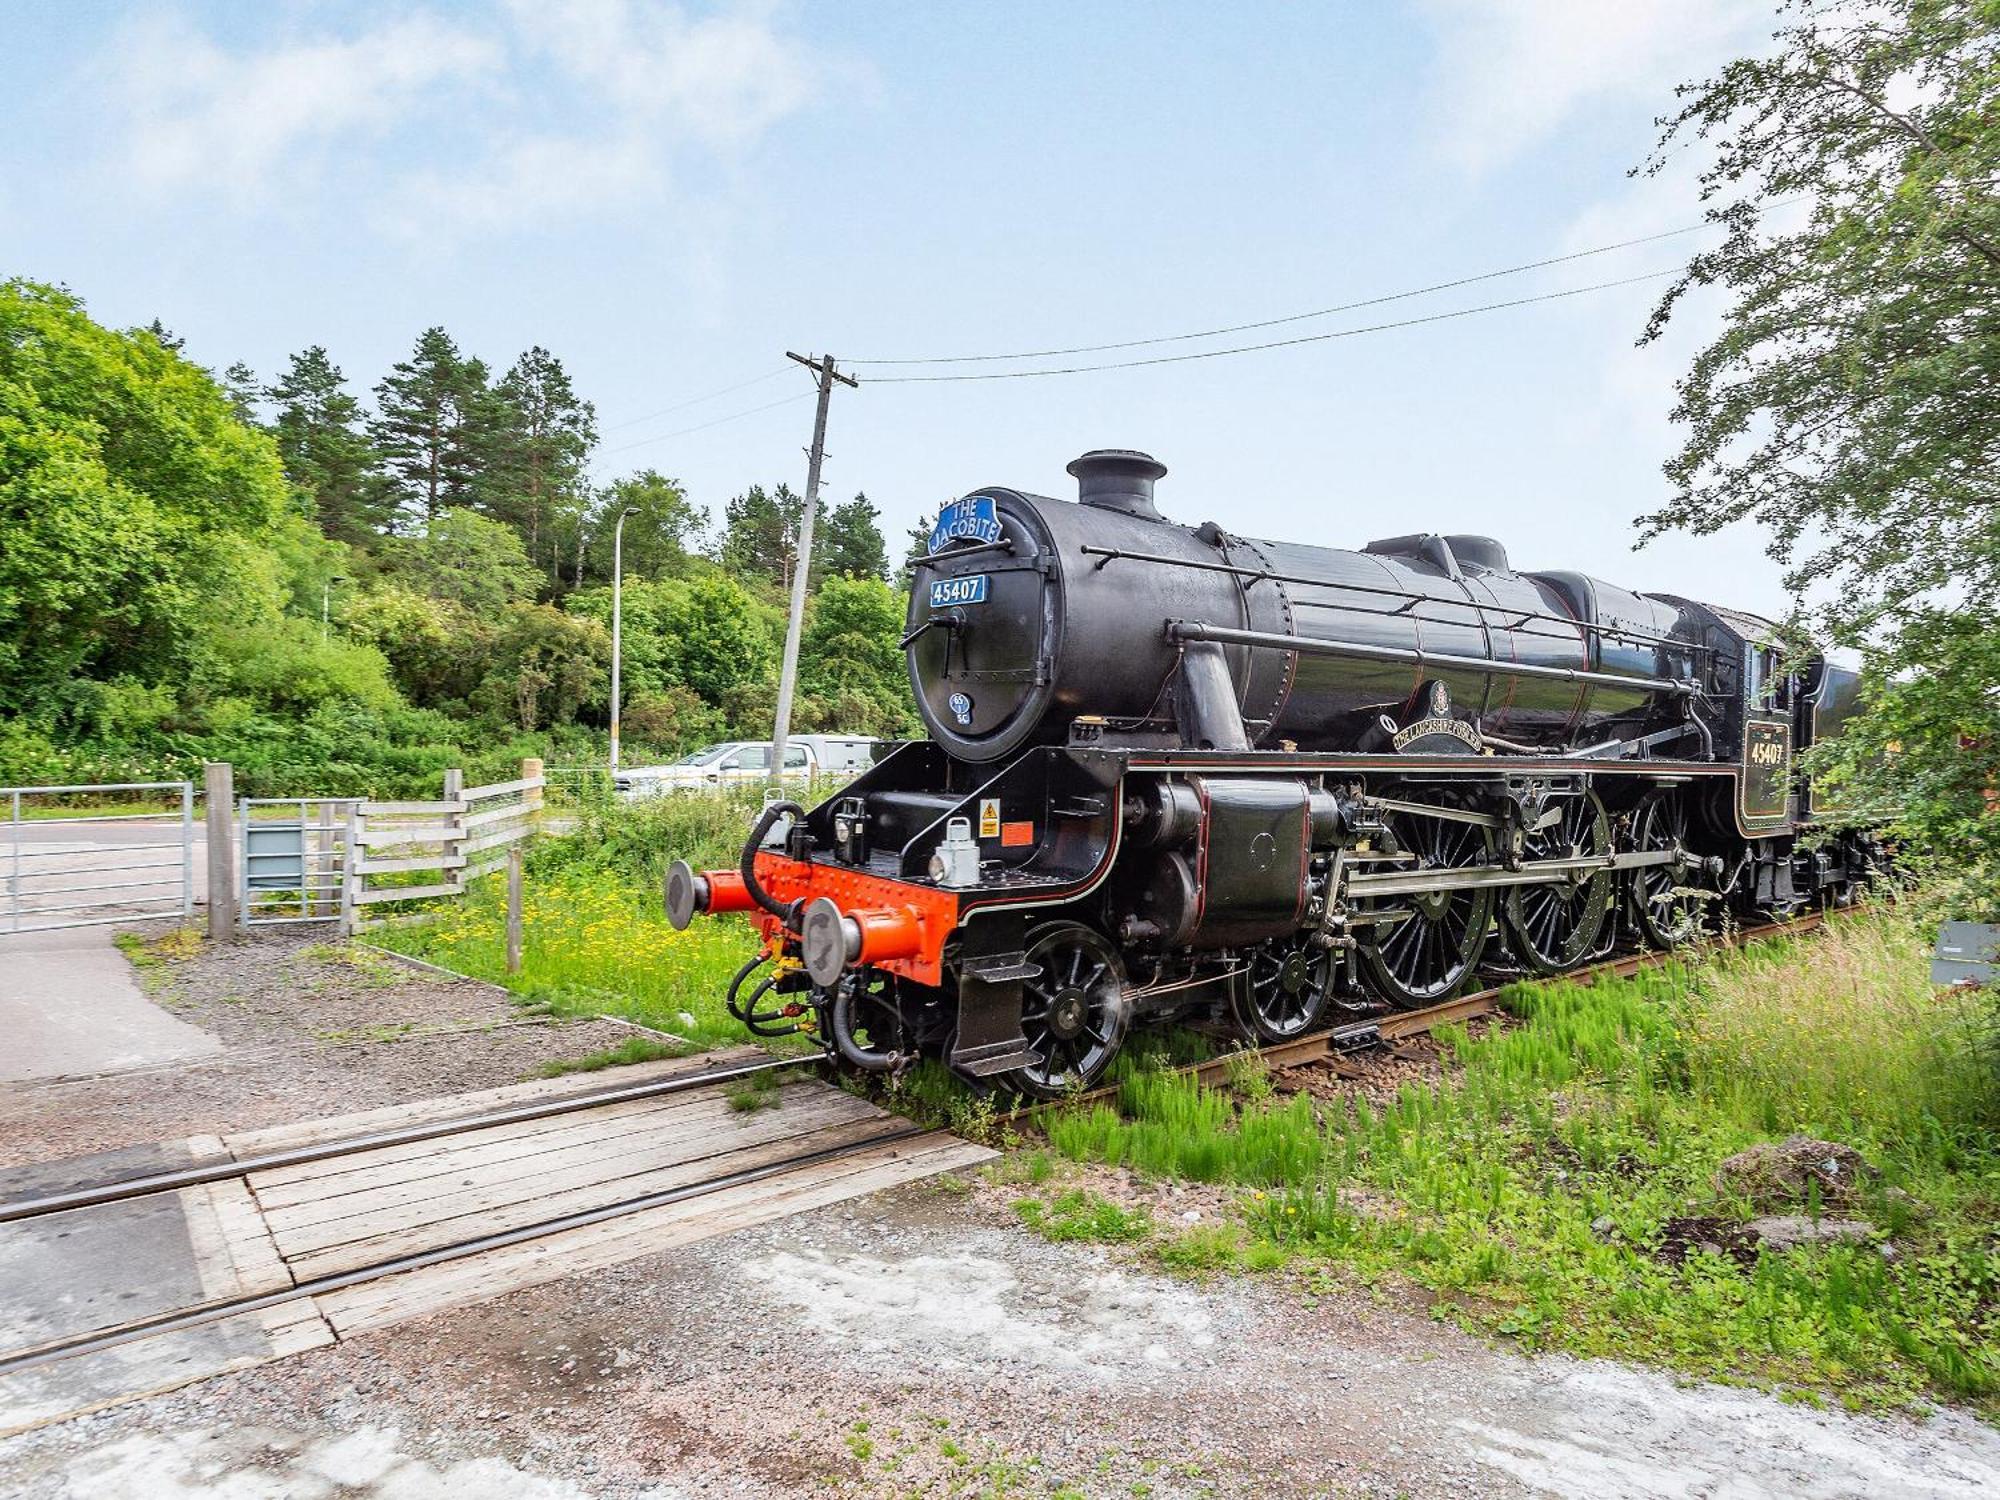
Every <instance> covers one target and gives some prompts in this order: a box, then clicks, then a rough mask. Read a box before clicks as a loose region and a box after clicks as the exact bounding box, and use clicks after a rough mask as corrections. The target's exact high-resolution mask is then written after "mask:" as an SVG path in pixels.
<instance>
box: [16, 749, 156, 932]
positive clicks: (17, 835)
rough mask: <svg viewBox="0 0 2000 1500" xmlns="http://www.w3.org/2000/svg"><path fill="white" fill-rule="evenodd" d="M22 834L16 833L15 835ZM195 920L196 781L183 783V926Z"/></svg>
mask: <svg viewBox="0 0 2000 1500" xmlns="http://www.w3.org/2000/svg"><path fill="white" fill-rule="evenodd" d="M19 836H20V835H19V834H18V833H16V835H15V837H17V838H18V837H19ZM193 922H194V783H193V782H192V781H183V782H182V783H181V926H183V927H187V926H190V925H192V924H193Z"/></svg>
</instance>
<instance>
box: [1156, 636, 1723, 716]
mask: <svg viewBox="0 0 2000 1500" xmlns="http://www.w3.org/2000/svg"><path fill="white" fill-rule="evenodd" d="M1167 639H1168V640H1171V641H1180V642H1185V641H1215V642H1217V643H1218V644H1220V645H1224V646H1260V647H1265V648H1267V649H1269V650H1273V651H1296V652H1298V653H1299V654H1300V655H1301V656H1344V657H1349V658H1352V659H1354V660H1358V661H1387V662H1400V663H1403V664H1405V665H1408V666H1412V667H1417V668H1424V667H1438V668H1443V669H1445V670H1449V671H1454V672H1484V673H1485V674H1486V675H1487V676H1489V677H1540V678H1546V679H1548V680H1549V681H1551V682H1591V683H1596V684H1598V685H1599V686H1600V687H1622V688H1636V689H1638V690H1639V691H1640V692H1643V693H1666V694H1669V695H1671V696H1673V697H1677V698H1684V697H1687V696H1688V695H1690V694H1692V693H1693V692H1694V690H1695V689H1694V684H1693V683H1691V682H1675V681H1671V680H1668V679H1663V678H1657V677H1627V676H1624V675H1623V674H1622V673H1618V672H1590V671H1586V670H1584V669H1583V668H1581V667H1545V666H1537V665H1535V664H1533V663H1529V662H1511V661H1493V660H1490V659H1489V658H1487V657H1483V656H1445V655H1440V654H1438V653H1435V652H1430V651H1413V650H1410V649H1409V648H1407V647H1403V646H1371V645H1367V644H1364V643H1363V642H1361V641H1325V640H1315V639H1313V638H1311V637H1309V636H1298V635H1280V634H1278V633H1277V632H1275V631H1269V630H1237V629H1235V628H1233V627H1231V626H1228V625H1210V624H1208V623H1207V622H1205V621H1202V620H1169V621H1167Z"/></svg>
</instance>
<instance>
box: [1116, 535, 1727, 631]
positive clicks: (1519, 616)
mask: <svg viewBox="0 0 2000 1500" xmlns="http://www.w3.org/2000/svg"><path fill="white" fill-rule="evenodd" d="M1079 550H1080V551H1081V552H1082V553H1083V555H1084V556H1085V557H1095V558H1097V559H1098V560H1099V561H1098V564H1097V566H1098V568H1102V567H1104V566H1105V564H1107V563H1109V562H1111V561H1112V560H1113V559H1115V558H1121V557H1122V558H1125V559H1128V560H1129V561H1131V562H1146V563H1162V564H1164V565H1165V566H1167V567H1171V568H1192V569H1194V570H1195V571H1197V572H1201V573H1229V574H1233V575H1234V576H1235V577H1238V578H1247V579H1249V580H1250V581H1251V582H1252V583H1256V582H1259V581H1260V580H1262V581H1268V582H1271V583H1297V584H1303V585H1305V586H1307V587H1309V588H1320V589H1344V590H1345V591H1347V592H1348V593H1350V594H1375V595H1379V596H1380V597H1382V598H1384V599H1400V600H1402V601H1403V602H1402V603H1401V604H1400V605H1398V606H1397V607H1396V608H1395V609H1385V610H1355V611H1354V612H1355V613H1356V614H1384V615H1395V614H1402V613H1403V612H1404V611H1405V610H1413V609H1414V608H1415V606H1417V605H1420V604H1435V605H1438V606H1439V607H1440V608H1443V609H1471V610H1477V611H1478V612H1479V613H1481V614H1493V615H1511V616H1513V617H1514V618H1515V619H1516V620H1545V621H1547V622H1548V623H1549V624H1551V625H1574V626H1576V627H1577V628H1578V629H1581V630H1594V631H1596V632H1597V633H1598V634H1599V635H1608V636H1612V637H1614V638H1616V639H1618V640H1622V641H1634V642H1637V643H1638V644H1640V645H1642V646H1663V647H1666V648H1668V649H1670V650H1674V651H1690V652H1694V651H1698V652H1701V653H1703V654H1705V655H1710V656H1712V655H1714V654H1715V648H1714V647H1713V646H1704V645H1701V644H1700V643H1698V642H1695V641H1677V640H1674V639H1673V638H1671V637H1670V636H1664V635H1654V634H1653V633H1652V632H1651V631H1647V630H1630V629H1627V628H1626V627H1624V626H1622V625H1600V624H1598V623H1597V622H1595V621H1593V620H1579V619H1577V618H1576V617H1575V616H1574V615H1551V614H1543V613H1541V612H1539V611H1536V610H1531V609H1519V608H1516V607H1514V606H1511V605H1506V604H1481V603H1480V602H1479V601H1478V600H1477V599H1447V598H1445V597H1444V596H1443V595H1440V594H1418V595H1411V594H1408V593H1405V592H1404V591H1403V590H1401V589H1386V588H1382V587H1380V586H1379V585H1376V584H1372V583H1343V582H1334V581H1332V580H1330V579H1325V578H1307V577H1305V576H1304V575H1303V574H1299V573H1278V572H1274V571H1272V570H1271V569H1269V568H1240V567H1237V566H1236V565H1235V564H1234V563H1212V562H1198V561H1196V560H1195V559H1194V558H1191V557H1167V556H1164V555H1162V554H1160V553H1157V552H1133V551H1129V550H1128V549H1126V548H1124V547H1100V546H1097V545H1095V544H1094V543H1090V542H1085V543H1084V544H1083V546H1082V547H1081V548H1080V549H1079ZM1292 603H1293V605H1294V606H1295V607H1302V608H1307V609H1345V608H1352V606H1351V605H1341V604H1335V603H1332V602H1330V601H1328V600H1324V599H1294V600H1293V601H1292ZM1410 618H1412V619H1416V620H1421V619H1422V618H1423V616H1422V615H1418V614H1412V615H1411V616H1410ZM1431 623H1432V624H1433V625H1455V624H1466V625H1469V623H1470V622H1465V621H1456V620H1433V621H1431ZM1501 628H1502V629H1503V630H1504V629H1512V628H1514V627H1512V626H1507V625H1503V626H1502V627H1501ZM1524 634H1528V635H1530V636H1531V637H1532V638H1533V639H1535V640H1549V641H1555V640H1562V639H1564V637H1562V636H1559V635H1552V634H1549V633H1548V632H1545V631H1533V632H1524Z"/></svg>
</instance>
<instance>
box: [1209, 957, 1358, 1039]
mask: <svg viewBox="0 0 2000 1500" xmlns="http://www.w3.org/2000/svg"><path fill="white" fill-rule="evenodd" d="M1332 994H1333V954H1332V952H1331V951H1330V950H1328V949H1325V948H1322V947H1320V946H1319V945H1318V944H1316V943H1314V942H1313V940H1312V936H1311V934H1309V933H1303V932H1301V933H1297V934H1295V935H1293V936H1292V937H1289V938H1274V939H1272V940H1271V941H1270V942H1268V943H1260V944H1258V945H1257V946H1256V947H1255V948H1252V949H1251V950H1250V951H1249V952H1248V953H1247V954H1246V955H1244V964H1243V967H1242V968H1241V969H1240V970H1238V971H1237V973H1236V974H1234V975H1233V976H1231V978H1230V981H1229V1008H1230V1011H1231V1013H1232V1014H1233V1015H1234V1016H1235V1017H1236V1024H1237V1026H1238V1027H1239V1028H1240V1029H1241V1030H1242V1032H1243V1034H1244V1035H1245V1036H1248V1037H1250V1038H1251V1039H1252V1040H1254V1041H1258V1042H1288V1041H1290V1040H1291V1039H1292V1038H1293V1037H1298V1036H1304V1035H1305V1034H1306V1033H1307V1032H1309V1031H1311V1030H1312V1029H1313V1028H1314V1027H1316V1026H1318V1025H1319V1024H1320V1022H1321V1020H1323V1019H1324V1018H1325V1016H1326V1005H1327V1001H1328V999H1329V998H1331V996H1332Z"/></svg>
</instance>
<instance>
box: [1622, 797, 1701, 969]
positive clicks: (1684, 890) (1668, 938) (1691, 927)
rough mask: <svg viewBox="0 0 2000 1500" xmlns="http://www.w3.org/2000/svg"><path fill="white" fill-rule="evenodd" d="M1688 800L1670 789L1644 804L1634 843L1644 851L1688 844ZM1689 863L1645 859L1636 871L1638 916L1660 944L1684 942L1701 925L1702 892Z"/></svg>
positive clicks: (1650, 940)
mask: <svg viewBox="0 0 2000 1500" xmlns="http://www.w3.org/2000/svg"><path fill="white" fill-rule="evenodd" d="M1687 832H1688V817H1687V804H1686V803H1685V802H1683V801H1682V800H1681V798H1680V797H1678V796H1676V795H1675V794H1674V793H1672V792H1664V793H1661V794H1660V795H1658V796H1655V797H1652V798H1650V799H1648V800H1647V801H1646V802H1644V803H1643V804H1641V805H1640V808H1639V811H1638V813H1637V814H1636V815H1635V816H1634V817H1633V819H1632V848H1633V849H1634V851H1636V852H1638V853H1641V854H1654V853H1665V852H1668V851H1672V850H1680V851H1683V852H1684V851H1685V850H1686V849H1687ZM1694 864H1695V860H1694V857H1693V856H1692V855H1689V856H1688V861H1687V866H1686V867H1683V866H1679V865H1672V864H1664V865H1641V866H1639V867H1638V868H1637V869H1635V870H1634V871H1633V872H1632V885H1631V903H1632V920H1633V921H1635V922H1637V923H1638V924H1639V931H1640V932H1641V933H1642V934H1644V936H1645V939H1646V941H1647V942H1648V943H1650V944H1652V946H1654V947H1655V948H1678V947H1679V946H1680V945H1681V944H1682V943H1685V942H1687V941H1688V940H1689V939H1690V938H1692V937H1693V936H1694V935H1695V934H1696V933H1697V932H1698V931H1700V930H1701V900H1702V898H1701V894H1700V893H1699V892H1697V891H1693V890H1690V889H1689V888H1688V886H1687V884H1686V882H1687V880H1688V878H1689V877H1690V876H1691V875H1692V873H1693V866H1694Z"/></svg>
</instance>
